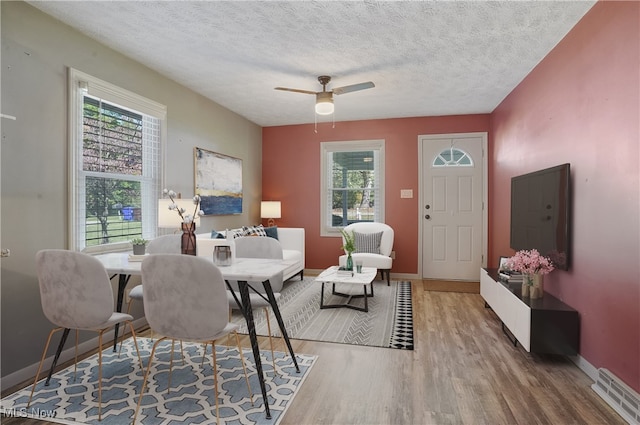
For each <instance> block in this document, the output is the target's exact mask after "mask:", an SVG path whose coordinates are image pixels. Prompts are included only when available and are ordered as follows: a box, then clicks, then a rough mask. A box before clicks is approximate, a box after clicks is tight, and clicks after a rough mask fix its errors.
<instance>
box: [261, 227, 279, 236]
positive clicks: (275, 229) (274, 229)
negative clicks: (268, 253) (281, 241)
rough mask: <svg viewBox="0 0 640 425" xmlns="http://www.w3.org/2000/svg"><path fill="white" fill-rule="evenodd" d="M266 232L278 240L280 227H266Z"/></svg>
mask: <svg viewBox="0 0 640 425" xmlns="http://www.w3.org/2000/svg"><path fill="white" fill-rule="evenodd" d="M264 232H265V233H266V234H267V236H269V237H270V238H273V239H278V226H271V227H265V228H264Z"/></svg>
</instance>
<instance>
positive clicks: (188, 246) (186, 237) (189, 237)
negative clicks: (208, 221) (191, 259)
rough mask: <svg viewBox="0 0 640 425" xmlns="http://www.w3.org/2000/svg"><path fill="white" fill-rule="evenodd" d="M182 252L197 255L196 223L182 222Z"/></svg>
mask: <svg viewBox="0 0 640 425" xmlns="http://www.w3.org/2000/svg"><path fill="white" fill-rule="evenodd" d="M181 248H182V253H183V254H185V255H196V223H194V222H191V223H182V241H181Z"/></svg>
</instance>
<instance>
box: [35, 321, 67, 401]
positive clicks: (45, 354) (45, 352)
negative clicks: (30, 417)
mask: <svg viewBox="0 0 640 425" xmlns="http://www.w3.org/2000/svg"><path fill="white" fill-rule="evenodd" d="M62 329H63V328H54V329H51V332H49V337H48V338H47V343H46V344H45V345H44V350H43V351H42V358H41V359H40V364H39V365H38V371H37V372H36V377H35V379H34V380H33V386H32V387H31V394H29V401H28V402H27V409H28V408H29V406H30V405H31V398H32V397H33V391H34V390H35V389H36V384H37V383H38V378H39V377H40V372H41V371H42V364H43V363H44V358H45V357H46V356H47V350H48V349H49V344H50V343H51V337H52V336H53V334H54V333H56V332H58V331H61V330H62Z"/></svg>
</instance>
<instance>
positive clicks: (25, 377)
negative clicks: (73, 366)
mask: <svg viewBox="0 0 640 425" xmlns="http://www.w3.org/2000/svg"><path fill="white" fill-rule="evenodd" d="M146 324H147V319H145V318H144V317H141V318H139V319H137V320H134V321H133V327H134V328H135V329H140V328H142V327H143V326H145V325H146ZM113 332H114V331H113V329H112V330H110V331H107V332H105V333H104V334H103V339H104V340H106V341H112V342H113ZM121 332H122V326H120V332H119V333H118V334H119V335H122V334H121ZM127 332H128V330H127ZM58 334H60V335H62V334H61V333H60V332H58ZM73 338H74V336H73V335H69V338H68V339H67V341H73ZM54 340H55V341H59V338H58V339H55V338H54ZM45 342H46V341H42V348H41V350H40V352H39V355H42V350H43V349H44V344H45ZM66 345H67V347H68V348H67V349H66V350H63V351H62V353H60V358H59V359H58V364H62V363H64V362H66V361H68V360H71V359H73V357H74V356H75V345H69V343H67V344H66ZM104 345H106V344H104ZM57 347H58V346H57V344H56V345H54V341H52V343H51V345H50V346H49V352H52V353H53V354H51V355H50V356H49V357H47V358H46V359H45V360H44V366H43V367H42V370H43V371H42V372H40V378H41V379H42V378H43V377H44V376H46V375H45V374H46V373H48V372H49V366H51V362H53V357H54V355H55V350H56V348H57ZM96 348H98V337H97V336H96V337H95V338H92V339H89V340H87V341H85V342H81V343H80V344H78V353H79V355H80V354H84V353H88V352H89V351H91V350H95V349H96ZM39 363H40V362H39V361H38V362H36V363H34V364H32V365H29V366H27V367H25V368H22V369H20V370H17V371H15V372H13V373H10V374H9V375H7V376H3V377H2V388H10V387H13V386H15V385H19V384H21V383H23V382H27V381H29V380H33V378H35V376H36V372H37V371H38V364H39Z"/></svg>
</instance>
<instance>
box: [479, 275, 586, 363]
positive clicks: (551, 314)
mask: <svg viewBox="0 0 640 425" xmlns="http://www.w3.org/2000/svg"><path fill="white" fill-rule="evenodd" d="M521 288H522V284H521V283H517V284H516V283H508V282H503V281H501V280H500V279H499V278H498V270H497V269H481V271H480V295H481V296H482V298H484V300H485V306H486V307H490V308H491V309H492V310H493V311H494V313H495V314H496V315H497V316H498V318H499V319H500V321H501V322H502V330H503V331H504V333H505V334H506V335H507V337H509V334H508V333H507V330H508V331H509V332H510V333H511V335H513V340H512V341H511V342H513V344H514V345H516V346H517V345H518V342H519V343H520V345H522V347H523V348H524V349H525V350H527V351H528V352H532V353H540V354H542V353H545V354H562V355H576V354H577V353H578V345H579V335H580V323H579V316H578V312H577V311H576V310H574V309H573V308H571V307H569V306H568V305H566V304H565V303H563V302H562V301H560V300H559V299H557V298H556V297H554V296H553V295H551V294H549V293H546V292H545V293H544V295H543V296H542V298H538V299H533V300H532V299H530V298H528V297H527V298H523V297H522V296H521ZM510 339H511V338H510Z"/></svg>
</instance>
